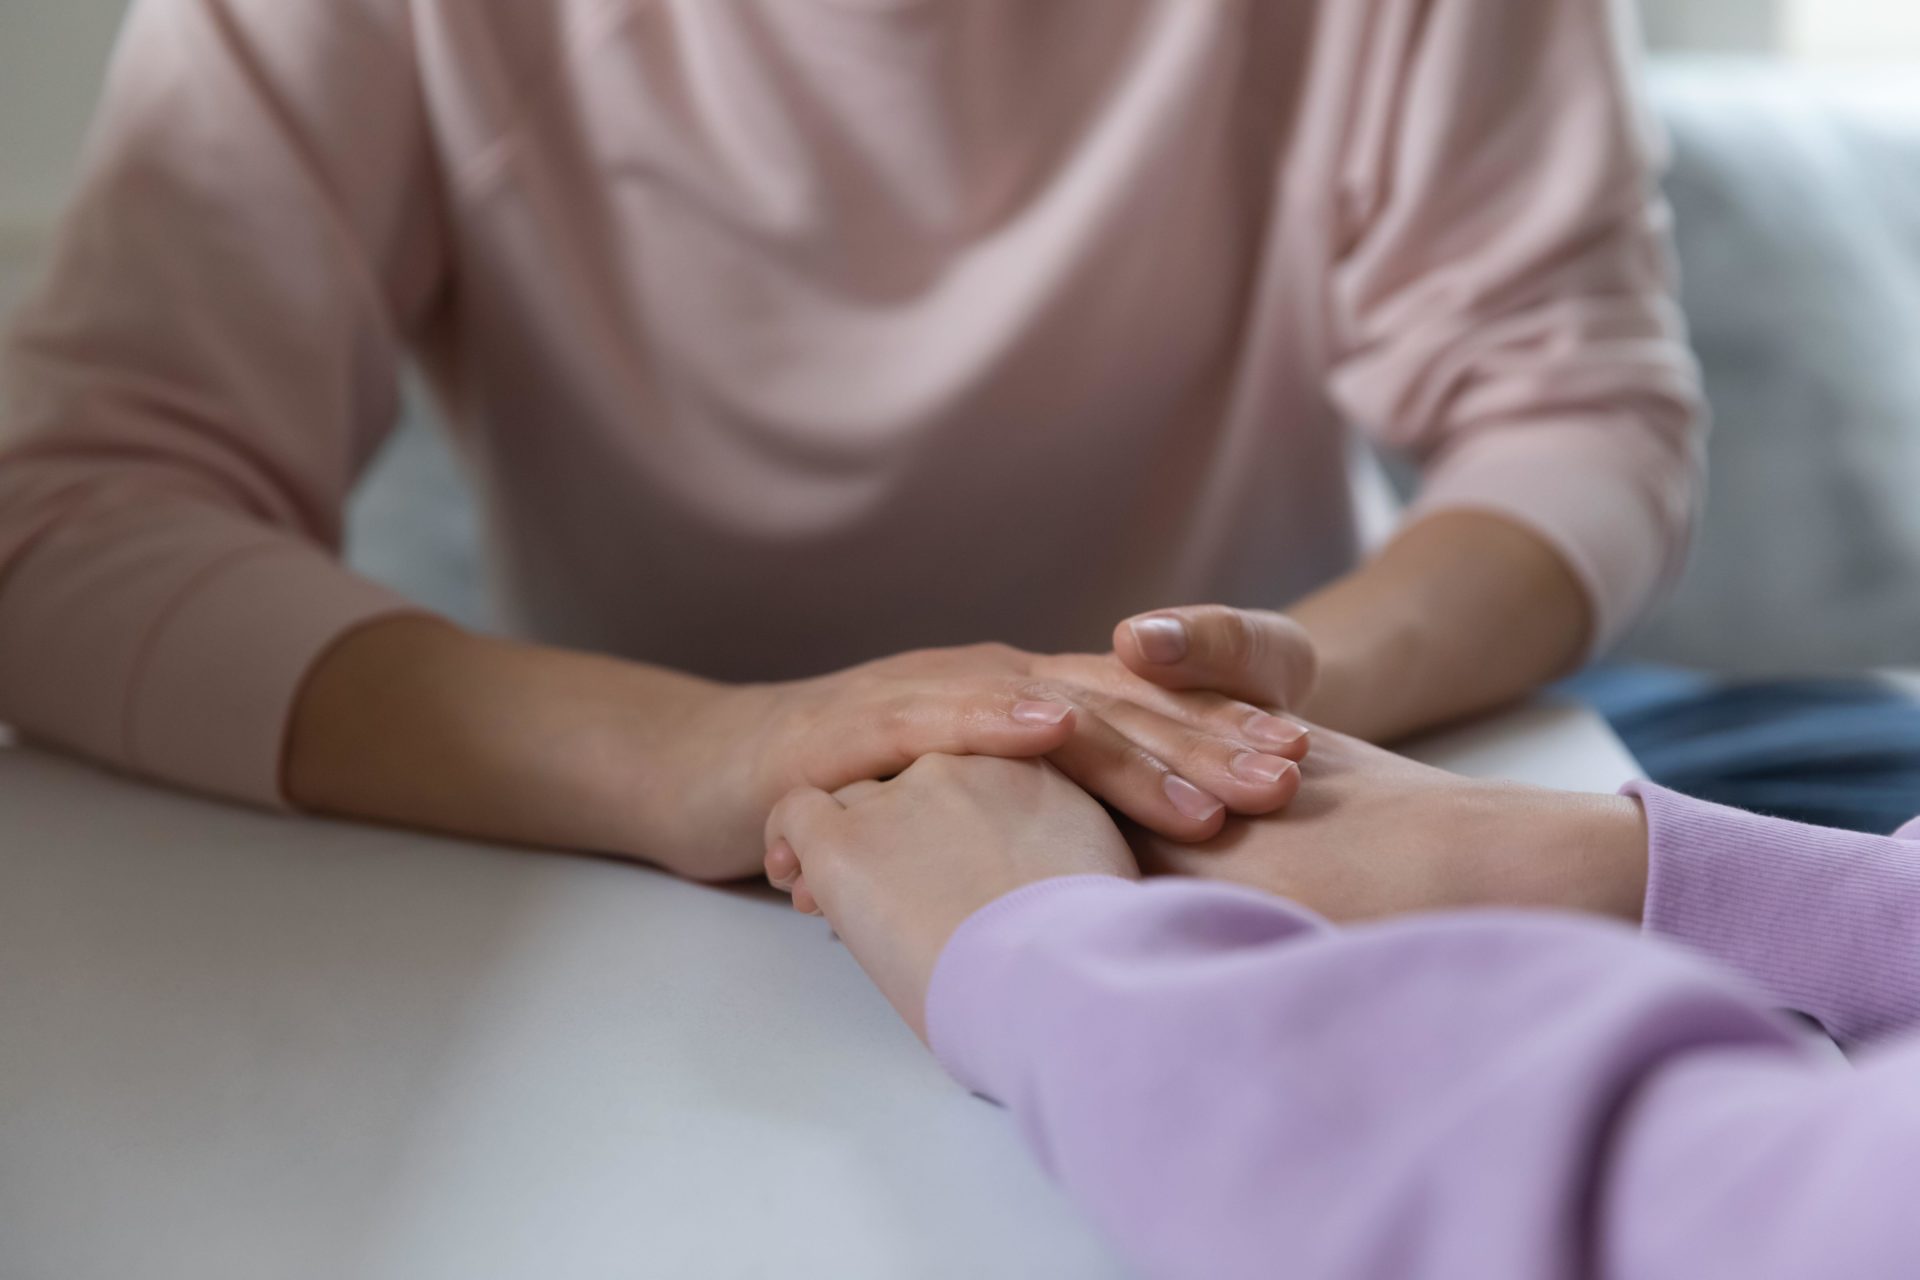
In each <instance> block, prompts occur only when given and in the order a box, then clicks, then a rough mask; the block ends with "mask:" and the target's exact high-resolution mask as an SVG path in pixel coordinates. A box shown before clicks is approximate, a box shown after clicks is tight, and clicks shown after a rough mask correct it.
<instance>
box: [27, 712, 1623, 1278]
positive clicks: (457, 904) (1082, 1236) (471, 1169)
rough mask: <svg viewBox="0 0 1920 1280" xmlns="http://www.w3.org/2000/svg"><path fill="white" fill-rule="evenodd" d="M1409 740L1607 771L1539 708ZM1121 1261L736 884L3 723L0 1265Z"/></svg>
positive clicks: (697, 1270) (381, 1270)
mask: <svg viewBox="0 0 1920 1280" xmlns="http://www.w3.org/2000/svg"><path fill="white" fill-rule="evenodd" d="M1416 753H1417V754H1420V755H1422V756H1423V757H1424V758H1426V759H1428V760H1430V761H1432V762H1433V763H1436V764H1443V765H1446V766H1448V767H1451V768H1455V769H1458V770H1459V771H1461V772H1470V773H1478V774H1487V775H1501V776H1508V777H1514V778H1521V779H1525V780H1528V781H1536V782H1541V783H1546V784H1550V785H1557V786H1563V787H1569V788H1575V789H1586V790H1611V789H1613V788H1614V787H1615V786H1617V785H1618V784H1619V783H1621V782H1622V781H1624V780H1625V779H1627V778H1628V777H1630V776H1633V775H1634V773H1635V768H1634V764H1633V761H1632V759H1631V758H1630V757H1628V755H1627V754H1626V752H1625V750H1624V749H1623V748H1622V747H1621V745H1620V743H1619V742H1618V740H1617V739H1615V738H1614V737H1613V735H1612V734H1611V733H1610V732H1609V731H1608V730H1607V729H1606V727H1605V726H1604V725H1603V724H1602V723H1601V722H1600V721H1599V720H1598V719H1597V718H1596V717H1593V716H1592V715H1591V714H1589V713H1587V712H1585V711H1582V710H1579V709H1577V708H1571V707H1554V706H1535V707H1529V708H1526V709H1524V710H1522V711H1520V712H1517V713H1514V714H1512V715H1509V716H1506V717H1503V718H1501V719H1499V720H1496V721H1492V722H1488V723H1484V724H1481V725H1478V726H1474V727H1471V728H1469V729H1467V730H1464V731H1460V732H1456V733H1454V734H1451V735H1448V736H1447V737H1444V738H1440V739H1435V740H1432V741H1430V742H1428V743H1426V744H1423V745H1422V746H1421V747H1420V748H1419V749H1418V750H1417V752H1416ZM1124 1270H1125V1269H1124V1268H1123V1267H1122V1266H1121V1265H1120V1264H1119V1263H1118V1261H1117V1259H1116V1258H1115V1256H1114V1254H1113V1253H1112V1251H1111V1250H1110V1249H1109V1247H1108V1246H1107V1245H1105V1244H1104V1243H1103V1242H1102V1241H1101V1240H1100V1239H1099V1237H1098V1236H1097V1235H1096V1234H1095V1233H1094V1232H1093V1231H1092V1230H1091V1229H1090V1228H1089V1227H1088V1226H1087V1224H1086V1223H1085V1222H1084V1221H1083V1220H1082V1219H1081V1218H1080V1217H1079V1216H1078V1215H1077V1214H1076V1213H1075V1211H1074V1210H1073V1208H1072V1207H1071V1206H1070V1205H1068V1204H1067V1203H1066V1201H1065V1200H1064V1199H1063V1198H1062V1197H1061V1195H1060V1194H1059V1193H1058V1192H1057V1191H1056V1190H1054V1189H1053V1188H1052V1187H1051V1186H1050V1185H1049V1184H1048V1183H1047V1181H1046V1180H1045V1179H1044V1178H1043V1177H1042V1176H1041V1174H1040V1173H1039V1172H1038V1171H1037V1169H1036V1168H1035V1167H1034V1165H1033V1163H1032V1162H1031V1161H1030V1160H1029V1159H1028V1158H1027V1156H1026V1154H1025V1152H1024V1151H1023V1150H1022V1149H1021V1146H1020V1144H1019V1141H1018V1139H1017V1136H1016V1134H1015V1132H1014V1130H1013V1128H1012V1126H1011V1124H1010V1123H1009V1122H1008V1120H1007V1117H1006V1116H1005V1115H1004V1114H1003V1113H1002V1112H1000V1111H998V1110H996V1109H994V1108H991V1107H989V1106H988V1105H986V1104H985V1103H982V1102H980V1101H979V1100H978V1099H975V1098H972V1097H969V1096H968V1095H966V1094H965V1093H963V1092H962V1091H961V1090H960V1089H958V1088H957V1087H955V1086H954V1085H953V1084H952V1083H951V1082H949V1081H948V1080H947V1079H946V1078H945V1077H944V1076H943V1075H942V1074H941V1072H940V1071H939V1069H938V1068H937V1067H936V1066H935V1064H934V1062H933V1061H932V1059H931V1057H930V1056H929V1055H928V1054H926V1053H925V1052H924V1051H923V1050H922V1049H921V1047H920V1046H919V1044H918V1043H917V1042H916V1041H915V1040H914V1039H913V1037H912V1036H911V1034H909V1033H908V1032H907V1031H906V1030H905V1029H904V1027H902V1026H901V1025H900V1024H899V1023H898V1022H897V1021H896V1020H895V1019H894V1018H893V1016H892V1014H891V1013H890V1011H889V1010H888V1009H887V1007H886V1005H885V1003H884V1002H883V1001H882V1000H881V999H880V997H879V996H878V995H877V994H876V993H875V992H874V991H873V990H872V989H871V988H870V987H869V986H868V985H867V983H866V982H865V981H864V979H863V978H862V976H861V974H860V972H859V970H858V969H857V968H856V967H855V966H854V964H853V963H852V961H851V960H850V959H849V958H848V957H847V955H846V954H845V953H844V951H842V950H841V949H840V947H839V945H838V944H837V943H836V942H834V941H833V939H832V938H831V937H830V936H829V934H828V932H827V930H826V927H825V926H824V925H823V924H822V923H821V922H819V921H817V920H813V919H807V918H802V917H798V916H795V915H794V914H792V913H791V912H790V911H788V910H786V909H785V907H784V906H783V905H781V903H780V902H778V901H776V900H775V899H774V897H773V895H771V894H770V893H767V892H755V891H745V890H741V891H729V890H715V889H708V888H701V887H697V886H694V885H690V884H685V883H681V882H678V881H675V880H673V879H671V878H668V877H666V876H663V875H659V874H656V873H653V872H651V871H647V870H644V869H639V868H635V867H632V866H629V865H624V864H619V863H615V862H612V861H603V860H596V859H590V858H575V857H553V856H538V855H532V854H529V853H527V852H524V851H517V850H508V849H500V848H488V847H483V846H478V845H473V844H468V843H464V842H460V841H455V840H443V839H435V838H431V837H426V836H420V835H413V834H406V833H399V832H391V831H382V830H376V829H371V828H362V827H355V826H350V825H344V824H336V823H328V822H321V821H315V820H309V819H293V818H285V817H279V816H275V815H270V814H263V813H255V812H250V811H246V810H241V809H236V808H229V807H224V806H221V805H218V804H213V803H208V802H203V801H199V800H195V799H191V798H186V797H182V796H178V795H174V794H171V793H168V792H165V791H161V790H158V789H155V788H151V787H147V786H144V785H141V784H139V783H135V782H130V781H126V780H122V779H119V778H115V777H109V776H106V775H104V774H101V773H98V772H95V771H93V770H91V769H88V768H86V767H84V766H81V765H78V764H75V763H72V762H69V761H65V760H61V759H57V758H54V757H51V756H48V755H44V754H40V753H37V752H32V751H26V750H21V749H4V748H0V1276H4V1277H7V1280H55V1278H57V1280H94V1278H95V1277H98V1278H100V1280H109V1278H111V1280H128V1278H129V1277H134V1276H138V1277H142V1278H143V1280H175V1278H176V1277H177V1278H179V1280H187V1278H189V1277H190V1278H191V1280H224V1278H226V1277H236V1278H237V1277H245V1278H246V1280H276V1278H278V1277H302V1278H304V1277H314V1278H316V1280H318V1278H320V1277H325V1278H326V1280H359V1278H362V1277H366V1278H373V1277H380V1278H385V1277H392V1278H394V1280H400V1278H402V1277H404V1278H405V1280H441V1278H445V1280H455V1278H457V1280H487V1278H489V1277H516V1278H518V1277H540V1278H542V1280H544V1278H546V1277H566V1278H568V1280H583V1278H590V1277H621V1278H623V1280H630V1278H633V1277H672V1278H674V1280H680V1278H682V1277H689V1278H691V1277H707V1276H714V1277H720V1276H725V1277H756V1276H768V1277H775V1276H777V1277H782V1278H786V1277H797V1278H806V1277H822V1278H827V1277H831V1278H832V1280H863V1278H864V1277H874V1278H875V1280H882V1278H884V1280H903V1278H917V1277H956V1278H959V1277H965V1278H967V1280H973V1278H975V1277H981V1276H993V1277H997V1278H1007V1280H1015V1278H1018V1277H1027V1276H1032V1277H1047V1278H1048V1280H1071V1278H1073V1277H1089V1276H1114V1275H1119V1274H1123V1273H1124Z"/></svg>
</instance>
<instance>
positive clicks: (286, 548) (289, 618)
mask: <svg viewBox="0 0 1920 1280" xmlns="http://www.w3.org/2000/svg"><path fill="white" fill-rule="evenodd" d="M419 612H422V610H421V609H420V606H418V605H415V604H413V603H411V602H409V601H408V600H406V599H404V598H403V597H401V596H398V595H395V594H394V593H393V592H391V591H388V590H387V589H385V588H384V587H380V586H376V585H375V584H373V583H371V582H368V581H366V580H364V579H361V578H358V577H355V576H353V575H352V574H349V573H347V572H345V571H344V570H342V569H341V567H340V566H339V565H338V564H337V563H336V562H334V561H333V560H332V559H330V558H329V557H327V556H326V555H324V554H322V553H321V552H319V551H318V550H316V549H313V548H309V547H306V546H304V545H302V544H298V543H293V542H288V541H285V540H274V541H272V542H269V543H263V544H255V545H254V546H252V547H247V548H244V549H239V550H236V551H235V552H234V553H232V554H230V555H229V556H227V557H226V558H224V559H222V560H219V561H217V562H215V563H213V564H210V565H209V566H207V567H206V568H205V569H204V570H203V571H202V572H201V573H200V575H199V577H198V580H197V581H195V582H193V583H191V584H190V585H189V586H188V587H187V588H186V589H185V590H183V591H182V593H181V594H180V595H179V596H178V597H177V598H176V599H175V600H174V601H173V602H172V603H171V605H170V606H169V607H168V608H167V609H166V611H165V612H164V613H163V614H162V615H161V616H160V617H159V619H158V620H157V621H156V622H155V623H154V624H153V626H152V630H151V631H150V632H149V633H148V635H147V639H146V642H145V644H144V646H143V647H142V648H141V650H140V651H139V654H138V657H137V666H136V669H135V672H134V675H133V679H132V681H131V682H130V686H129V688H128V692H127V699H128V704H127V708H126V722H125V723H126V743H125V750H126V758H127V764H128V766H129V767H131V768H133V769H135V770H136V771H138V772H142V773H147V774H151V775H154V776H158V777H164V778H168V779H170V780H172V781H175V782H178V783H181V784H184V785H186V786H189V787H193V788H196V789H198V790H201V791H206V792H211V793H214V794H217V795H224V796H229V797H232V798H234V799H238V800H244V801H249V802H252V803H254V804H259V805H264V806H267V807H271V808H285V807H287V802H286V800H285V797H284V795H283V794H282V791H281V777H280V774H281V756H282V752H283V750H284V746H285V739H286V733H287V726H288V720H289V718H290V717H291V715H292V712H293V706H294V701H295V699H296V698H297V697H298V695H299V692H300V687H301V685H302V684H303V683H304V682H305V680H306V677H307V673H308V671H309V670H310V669H311V668H312V667H313V665H314V664H315V663H316V662H318V661H319V659H320V658H321V656H322V655H323V654H324V653H325V652H326V650H327V649H328V648H330V647H331V646H332V645H333V644H334V643H335V642H336V641H337V640H339V639H340V638H342V637H343V636H345V635H346V634H347V633H348V632H350V631H353V630H355V629H356V628H358V627H360V626H363V625H365V624H366V623H368V622H372V621H374V620H376V619H378V618H381V617H387V616H392V615H395V614H402V613H419Z"/></svg>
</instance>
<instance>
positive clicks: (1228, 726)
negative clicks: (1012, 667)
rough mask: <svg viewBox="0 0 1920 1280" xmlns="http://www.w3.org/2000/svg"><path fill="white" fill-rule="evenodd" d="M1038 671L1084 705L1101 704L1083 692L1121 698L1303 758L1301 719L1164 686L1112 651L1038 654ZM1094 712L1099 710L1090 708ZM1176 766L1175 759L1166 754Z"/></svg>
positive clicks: (1258, 747)
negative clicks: (1129, 666)
mask: <svg viewBox="0 0 1920 1280" xmlns="http://www.w3.org/2000/svg"><path fill="white" fill-rule="evenodd" d="M1040 673H1041V674H1043V675H1045V676H1046V677H1048V678H1049V679H1050V680H1052V681H1054V682H1057V683H1058V684H1059V685H1060V686H1062V687H1063V688H1065V689H1067V690H1068V691H1069V692H1068V693H1067V694H1066V695H1063V696H1067V697H1070V698H1072V699H1074V700H1077V701H1080V702H1085V703H1087V704H1088V706H1089V707H1097V706H1101V705H1105V704H1103V703H1100V702H1098V701H1096V700H1095V699H1089V698H1087V697H1085V696H1084V694H1085V693H1086V691H1088V690H1091V691H1092V692H1093V694H1094V695H1096V696H1097V695H1105V696H1107V697H1108V698H1114V699H1123V700H1125V701H1127V702H1131V703H1136V704H1138V705H1140V706H1142V707H1145V708H1147V709H1148V710H1150V711H1157V712H1159V713H1160V714H1161V715H1163V716H1166V717H1167V718H1169V719H1172V720H1177V721H1180V722H1182V723H1184V724H1188V725H1191V726H1192V727H1194V728H1195V729H1200V730H1204V731H1206V732H1208V733H1211V734H1214V735H1215V736H1217V737H1221V738H1230V739H1235V740H1237V741H1241V742H1244V743H1246V744H1247V746H1248V747H1249V748H1251V749H1253V750H1255V751H1258V752H1261V753H1264V754H1266V755H1275V756H1283V757H1285V758H1286V759H1288V760H1295V761H1297V760H1303V759H1305V758H1306V755H1307V750H1308V748H1309V746H1310V745H1311V741H1310V739H1311V734H1310V731H1309V730H1308V728H1307V726H1306V725H1303V724H1300V723H1298V722H1297V721H1293V720H1289V719H1287V718H1286V717H1284V716H1276V715H1273V714H1271V713H1270V712H1267V711H1264V710H1262V709H1261V708H1259V707H1256V706H1254V705H1253V704H1252V703H1249V702H1242V701H1240V700H1239V699H1238V698H1229V697H1226V696H1224V695H1222V694H1218V693H1213V692H1210V691H1208V690H1204V689H1166V688H1162V687H1161V686H1159V685H1156V684H1149V683H1148V682H1147V681H1145V680H1142V679H1141V678H1140V677H1139V676H1136V675H1134V674H1133V672H1131V671H1129V670H1128V669H1127V668H1126V667H1125V666H1124V665H1122V663H1121V662H1120V660H1119V658H1118V656H1117V655H1111V654H1108V655H1099V656H1094V655H1091V654H1067V655H1060V656H1056V657H1050V658H1044V659H1042V660H1041V670H1040ZM1094 714H1098V712H1094ZM1170 763H1172V764H1173V766H1174V767H1175V768H1176V769H1177V768H1179V767H1180V762H1179V761H1178V760H1170Z"/></svg>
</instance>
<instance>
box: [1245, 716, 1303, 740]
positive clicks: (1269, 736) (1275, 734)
mask: <svg viewBox="0 0 1920 1280" xmlns="http://www.w3.org/2000/svg"><path fill="white" fill-rule="evenodd" d="M1247 734H1248V736H1249V737H1252V738H1254V739H1256V740H1258V741H1260V742H1264V743H1267V744H1269V745H1271V746H1275V747H1291V746H1293V745H1294V744H1295V743H1296V742H1299V741H1300V739H1302V738H1304V737H1306V736H1307V728H1306V726H1305V725H1299V724H1295V723H1294V722H1293V721H1291V720H1282V719H1281V718H1280V717H1279V716H1270V715H1268V714H1267V713H1266V712H1264V711H1256V712H1254V713H1253V714H1252V715H1250V716H1248V717H1247Z"/></svg>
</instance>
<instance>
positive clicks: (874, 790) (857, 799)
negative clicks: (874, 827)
mask: <svg viewBox="0 0 1920 1280" xmlns="http://www.w3.org/2000/svg"><path fill="white" fill-rule="evenodd" d="M886 789H887V784H886V783H884V782H875V781H874V780H872V779H871V778H868V779H863V780H862V781H859V782H853V783H849V784H847V785H846V786H844V787H842V788H840V789H839V790H838V791H836V792H834V793H833V798H834V799H835V800H838V801H839V802H840V804H841V806H842V807H843V808H847V809H851V808H853V806H855V805H857V804H865V803H866V802H867V801H869V800H871V799H873V798H874V797H875V796H877V795H880V794H882V793H884V792H885V791H886Z"/></svg>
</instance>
